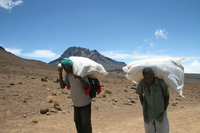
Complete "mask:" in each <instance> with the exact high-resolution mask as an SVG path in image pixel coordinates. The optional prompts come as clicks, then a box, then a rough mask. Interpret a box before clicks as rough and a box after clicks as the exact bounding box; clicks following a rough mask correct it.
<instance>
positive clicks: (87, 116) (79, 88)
mask: <svg viewBox="0 0 200 133" xmlns="http://www.w3.org/2000/svg"><path fill="white" fill-rule="evenodd" d="M72 65H73V62H72V61H71V60H70V59H69V58H64V59H63V60H62V61H61V66H62V67H58V72H59V78H60V87H61V88H65V86H68V87H70V96H71V98H72V102H73V105H74V122H75V125H76V130H77V132H78V133H92V124H91V98H90V96H89V95H85V94H84V91H85V90H86V89H87V88H88V87H89V81H88V78H87V77H83V78H82V77H81V76H79V75H77V74H73V69H72ZM63 69H64V70H65V72H66V73H67V74H66V76H65V78H64V80H63V77H62V72H63Z"/></svg>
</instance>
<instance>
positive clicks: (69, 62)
mask: <svg viewBox="0 0 200 133" xmlns="http://www.w3.org/2000/svg"><path fill="white" fill-rule="evenodd" d="M72 64H73V62H72V60H70V59H69V58H63V59H62V61H61V66H72Z"/></svg>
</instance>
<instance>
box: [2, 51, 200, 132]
mask: <svg viewBox="0 0 200 133" xmlns="http://www.w3.org/2000/svg"><path fill="white" fill-rule="evenodd" d="M109 72H110V75H108V76H105V77H101V78H100V82H101V85H102V92H101V93H100V95H97V97H96V98H94V99H93V101H92V126H93V132H94V133H144V128H143V116H142V108H141V105H140V103H139V99H138V96H137V94H135V88H136V85H135V84H133V83H132V82H131V81H128V80H127V79H126V78H124V76H123V75H124V73H123V72H122V71H121V70H118V71H114V70H113V71H109ZM57 77H58V72H57V67H55V66H52V65H50V64H46V63H44V62H41V61H35V60H26V59H23V58H20V57H17V56H15V55H13V54H11V53H8V52H6V51H5V50H4V49H3V48H0V79H1V80H0V107H1V108H0V112H1V113H0V132H1V133H76V130H75V125H74V122H73V106H72V102H71V98H70V95H69V94H70V92H69V91H68V90H67V89H60V87H59V83H58V82H57ZM183 95H184V96H185V99H184V98H182V97H181V96H180V95H179V94H178V93H176V92H174V91H173V90H172V89H170V104H169V107H168V118H169V122H170V132H171V133H199V132H200V128H199V125H200V121H199V119H200V106H199V105H200V75H199V74H187V75H185V85H184V91H183ZM41 109H43V110H45V109H49V112H48V113H46V114H41V112H40V111H41Z"/></svg>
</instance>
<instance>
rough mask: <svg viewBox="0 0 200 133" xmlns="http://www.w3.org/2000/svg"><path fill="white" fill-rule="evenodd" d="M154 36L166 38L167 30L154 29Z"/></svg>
mask: <svg viewBox="0 0 200 133" xmlns="http://www.w3.org/2000/svg"><path fill="white" fill-rule="evenodd" d="M154 34H155V36H156V38H164V39H167V34H168V33H167V32H165V29H163V30H156V32H155V33H154Z"/></svg>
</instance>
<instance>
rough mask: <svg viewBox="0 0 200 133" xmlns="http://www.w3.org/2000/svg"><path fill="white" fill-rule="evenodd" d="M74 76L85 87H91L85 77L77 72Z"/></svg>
mask: <svg viewBox="0 0 200 133" xmlns="http://www.w3.org/2000/svg"><path fill="white" fill-rule="evenodd" d="M73 75H74V78H76V79H79V81H80V82H81V84H82V86H83V88H84V89H85V90H86V89H87V88H88V87H89V84H88V83H87V82H85V80H83V78H82V77H81V76H79V75H77V74H73Z"/></svg>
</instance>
